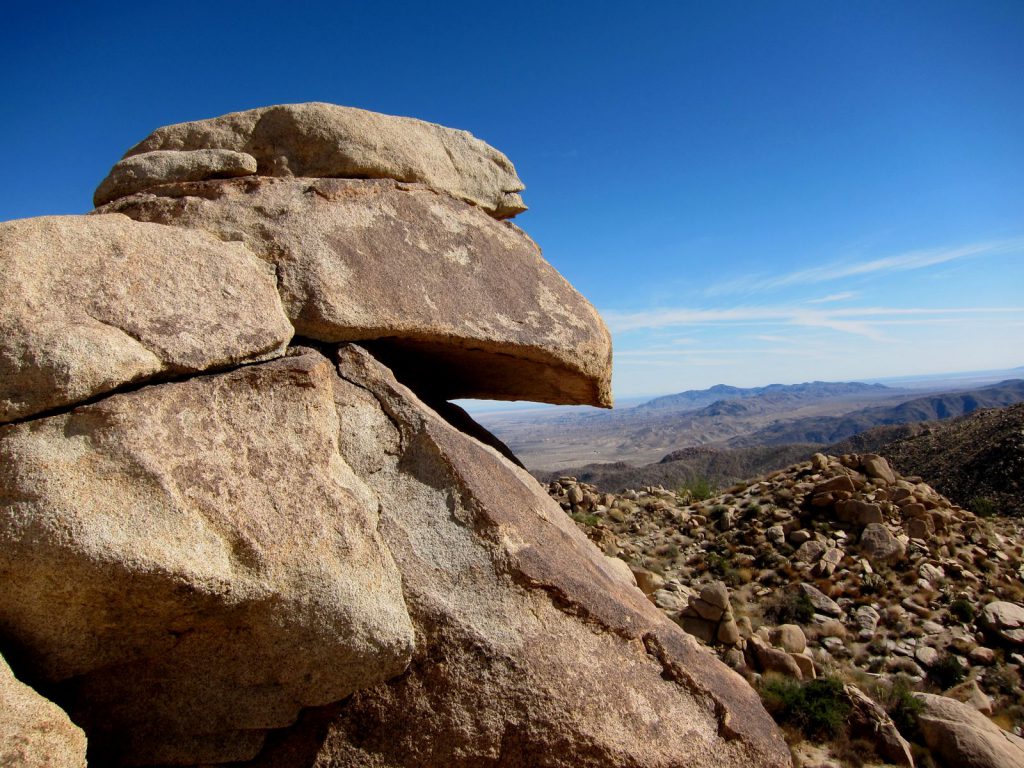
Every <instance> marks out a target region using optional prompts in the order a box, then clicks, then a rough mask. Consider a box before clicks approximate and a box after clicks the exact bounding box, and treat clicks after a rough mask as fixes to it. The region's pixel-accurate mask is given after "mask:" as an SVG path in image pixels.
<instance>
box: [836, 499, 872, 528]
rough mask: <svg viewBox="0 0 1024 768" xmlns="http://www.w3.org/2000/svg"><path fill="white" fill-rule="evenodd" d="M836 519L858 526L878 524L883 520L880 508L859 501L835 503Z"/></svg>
mask: <svg viewBox="0 0 1024 768" xmlns="http://www.w3.org/2000/svg"><path fill="white" fill-rule="evenodd" d="M836 517H838V518H839V519H840V520H844V521H846V522H850V523H857V524H858V525H868V524H869V523H880V522H882V520H883V519H884V518H883V517H882V509H881V507H879V506H878V505H877V504H872V503H871V502H867V501H861V500H859V499H845V500H843V501H837V502H836Z"/></svg>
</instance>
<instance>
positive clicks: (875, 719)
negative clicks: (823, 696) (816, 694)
mask: <svg viewBox="0 0 1024 768" xmlns="http://www.w3.org/2000/svg"><path fill="white" fill-rule="evenodd" d="M843 693H844V694H845V695H846V697H847V699H848V700H849V702H850V705H851V707H850V714H849V715H848V720H849V723H850V728H851V731H852V732H853V733H854V734H855V735H857V736H859V737H860V738H864V739H868V740H870V741H871V742H872V743H873V744H874V745H875V750H876V751H877V752H878V754H879V755H881V756H882V757H884V758H885V759H886V760H888V761H889V762H891V763H892V764H894V765H906V766H909V767H910V768H914V756H913V754H912V753H911V750H910V744H909V743H908V742H907V740H906V739H905V738H903V736H902V735H901V734H900V732H899V730H898V729H897V728H896V724H895V723H894V722H893V721H892V718H891V717H889V715H888V714H886V712H885V710H884V709H882V707H880V706H879V705H878V704H877V703H875V702H874V701H872V699H871V698H870V697H869V696H868V695H867V694H866V693H864V691H862V690H861V689H860V688H858V687H857V686H855V685H844V686H843Z"/></svg>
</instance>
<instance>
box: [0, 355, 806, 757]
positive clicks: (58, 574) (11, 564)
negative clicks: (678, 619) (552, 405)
mask: <svg viewBox="0 0 1024 768" xmlns="http://www.w3.org/2000/svg"><path fill="white" fill-rule="evenodd" d="M335 370H337V373H336V372H335ZM15 457H16V458H17V463H16V464H15V463H14V459H15ZM0 495H2V496H4V497H5V498H6V499H10V503H9V504H8V505H6V506H5V507H4V516H3V519H2V522H0V553H2V559H0V578H2V580H3V581H4V583H6V584H10V585H12V587H13V588H12V589H8V590H4V592H3V593H2V594H0V628H2V630H3V636H5V637H10V638H13V639H14V640H15V641H16V642H17V644H18V647H19V648H21V649H31V653H29V654H27V655H28V656H29V657H30V658H32V659H33V660H34V663H35V668H34V674H36V675H38V676H39V677H40V678H44V679H46V680H48V681H49V682H50V683H51V684H52V685H53V687H54V689H55V690H56V691H57V694H55V700H57V701H58V702H59V703H61V704H63V705H64V706H65V707H66V708H67V709H68V710H69V712H71V713H72V715H73V716H74V717H75V718H76V720H78V721H79V722H81V723H83V724H84V726H85V728H86V731H87V732H88V733H89V736H90V740H91V742H92V746H93V749H94V751H95V753H96V754H97V755H102V758H103V760H104V764H107V763H124V764H161V763H163V764H183V763H184V764H195V763H215V762H224V761H230V760H246V759H253V758H255V759H256V761H257V764H262V765H285V766H299V765H302V766H305V765H309V764H310V763H311V762H312V760H313V759H314V757H315V758H316V760H318V761H319V762H320V763H322V764H325V765H334V766H350V765H351V766H356V765H381V766H384V765H386V766H410V767H411V766H441V765H444V766H467V767H468V766H477V765H481V764H486V763H489V762H490V763H495V764H501V765H517V764H518V765H533V766H609V765H624V766H625V765H634V766H640V765H644V766H670V765H683V764H685V765H692V766H716V767H721V768H725V767H727V766H744V768H748V767H749V766H785V765H788V764H789V755H788V751H787V749H786V746H785V743H784V742H783V740H782V739H781V737H780V735H779V733H778V731H777V730H776V728H775V726H774V724H773V723H772V722H771V720H770V719H769V718H768V716H767V714H766V713H765V712H764V710H763V709H762V708H761V705H760V702H759V701H758V699H757V696H756V694H755V693H754V691H753V690H752V689H751V688H750V686H749V685H748V684H747V683H746V682H745V681H743V680H742V679H741V678H740V677H739V676H737V675H736V674H735V673H734V672H732V671H731V670H729V669H727V668H726V667H725V666H724V665H723V664H721V663H720V662H719V661H718V660H717V659H716V658H715V657H714V656H712V655H711V654H710V653H708V652H706V651H703V650H701V649H700V648H699V647H698V646H697V645H696V643H695V642H694V641H693V640H692V639H691V638H689V637H687V636H686V635H685V634H684V633H683V632H682V631H681V630H680V629H679V628H678V627H677V626H676V625H675V624H673V623H672V622H671V621H669V620H668V619H667V618H666V617H665V616H664V615H663V614H661V612H660V611H658V610H657V609H656V608H655V607H654V606H653V605H651V604H650V603H649V602H648V601H647V600H646V598H645V597H644V595H643V594H642V593H641V592H640V591H639V590H638V589H636V588H634V587H632V586H630V585H628V584H627V583H626V582H625V581H624V580H623V579H621V577H620V576H619V575H618V574H617V573H615V571H614V570H613V569H612V567H611V566H610V565H608V564H607V562H606V558H604V557H603V556H602V555H601V553H600V552H599V551H598V550H597V549H596V548H595V547H594V546H593V545H592V544H591V543H590V542H589V541H588V540H587V539H586V538H585V536H583V534H582V533H580V532H579V531H577V529H576V528H575V526H574V525H573V523H572V521H571V520H570V519H569V518H568V517H567V516H566V515H565V514H564V513H563V512H562V510H561V509H560V508H559V507H558V505H557V504H556V503H555V502H554V501H552V500H551V499H550V498H549V497H548V496H547V495H546V494H545V493H544V491H543V489H542V488H541V487H540V486H539V485H538V484H537V483H536V481H535V480H534V479H533V478H532V477H531V476H530V475H529V474H527V473H526V472H525V471H523V470H521V469H520V468H518V467H516V466H515V465H513V464H512V463H511V462H509V461H508V460H506V459H505V458H503V457H502V456H501V455H500V454H499V453H498V452H496V451H494V450H492V449H491V448H489V447H486V446H484V445H483V444H481V443H479V442H477V441H476V440H474V439H472V438H470V437H468V436H466V435H465V434H463V433H462V432H460V431H459V430H457V429H455V428H454V427H452V426H451V425H449V424H448V423H447V422H445V421H444V420H443V419H441V418H440V417H439V416H438V415H437V414H436V413H434V412H433V411H432V410H431V409H429V408H428V407H427V406H425V405H424V404H423V403H422V402H421V401H420V400H419V399H418V398H417V397H416V396H415V395H414V394H413V393H412V392H411V391H410V390H408V389H406V388H405V387H404V386H403V385H401V384H399V383H398V382H397V381H396V380H395V379H394V377H393V376H392V375H391V373H390V372H389V371H388V369H387V368H385V367H384V366H383V365H381V364H380V363H379V362H377V361H376V360H375V359H374V358H373V357H372V356H371V355H370V354H368V353H367V352H365V351H363V350H362V349H360V348H358V347H353V346H347V347H344V348H343V349H341V350H340V352H339V365H338V367H337V369H335V368H334V366H332V364H331V363H330V362H329V361H328V360H327V359H326V358H325V357H323V356H322V355H321V354H320V353H317V352H313V351H307V352H304V353H301V354H297V355H294V356H290V357H287V358H284V359H280V360H275V361H271V362H267V363H262V364H258V365H253V366H247V367H245V368H242V369H239V370H237V371H233V372H229V373H224V374H216V375H210V376H204V377H197V378H194V379H192V380H190V381H186V382H181V383H172V384H164V385H161V386H159V387H149V388H145V389H142V390H139V391H136V392H130V393H125V394H119V395H113V396H110V397H108V398H106V399H105V400H103V401H101V402H99V403H95V404H91V405H87V406H82V407H79V408H76V409H74V410H73V411H70V412H69V413H66V414H61V415H57V416H52V417H48V418H42V419H38V420H35V421H33V422H29V423H26V424H18V425H13V426H7V427H0ZM414 637H415V642H414V641H413V638H414ZM329 702H337V703H334V704H331V705H330V706H327V707H319V708H317V707H314V708H311V709H307V711H306V713H305V715H304V716H303V717H302V718H301V719H300V721H299V723H298V724H297V725H295V726H293V727H291V728H289V729H285V730H283V731H280V732H279V733H277V734H274V735H273V736H272V738H270V739H269V740H268V742H267V743H266V745H264V744H263V742H264V737H265V735H266V730H267V729H270V728H281V727H282V726H286V725H288V724H289V723H290V722H292V721H293V720H294V719H295V717H296V715H297V714H298V711H299V709H300V708H301V707H310V706H312V705H322V704H328V703H329ZM300 754H301V755H305V756H306V757H304V758H302V760H305V762H302V761H301V760H300V759H299V758H298V757H297V756H298V755H300Z"/></svg>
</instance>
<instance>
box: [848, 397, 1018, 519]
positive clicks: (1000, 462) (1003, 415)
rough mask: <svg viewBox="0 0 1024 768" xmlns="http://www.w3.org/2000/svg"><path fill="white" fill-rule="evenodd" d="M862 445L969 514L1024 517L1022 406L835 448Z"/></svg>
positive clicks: (874, 434)
mask: <svg viewBox="0 0 1024 768" xmlns="http://www.w3.org/2000/svg"><path fill="white" fill-rule="evenodd" d="M861 445H863V446H870V448H871V449H872V450H875V451H876V452H878V453H884V454H885V456H886V457H887V458H888V459H889V461H890V462H892V464H893V466H894V467H897V468H898V469H900V470H902V471H904V472H907V473H910V474H915V475H922V476H924V477H927V478H928V479H929V480H930V481H931V483H932V484H933V485H934V486H935V488H937V489H938V490H940V491H941V492H942V493H944V494H945V495H946V496H948V497H950V498H951V499H953V500H955V501H956V502H957V503H959V504H961V505H963V506H965V507H967V508H969V509H974V510H975V511H978V512H982V513H986V514H993V513H994V514H1002V515H1012V516H1014V517H1024V403H1019V404H1017V405H1011V406H1008V407H1006V408H986V409H984V410H980V411H975V412H974V413H972V414H970V415H969V416H961V417H959V418H955V419H950V420H948V421H928V422H918V423H914V424H912V425H908V426H907V427H905V428H903V429H884V428H883V429H880V430H878V431H876V430H871V431H869V432H868V433H865V434H861V435H857V436H855V437H853V438H850V440H849V441H846V443H844V444H843V446H836V448H839V447H846V448H849V449H850V450H858V446H861ZM861 450H863V449H861Z"/></svg>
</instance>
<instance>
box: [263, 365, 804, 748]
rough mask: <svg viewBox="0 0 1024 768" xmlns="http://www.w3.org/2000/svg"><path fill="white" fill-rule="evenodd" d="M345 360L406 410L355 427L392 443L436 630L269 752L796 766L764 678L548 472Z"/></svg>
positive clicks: (424, 603) (416, 576)
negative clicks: (545, 480)
mask: <svg viewBox="0 0 1024 768" xmlns="http://www.w3.org/2000/svg"><path fill="white" fill-rule="evenodd" d="M339 370H340V373H341V376H342V377H343V379H345V380H346V381H348V382H351V383H352V387H353V389H354V390H356V391H359V392H364V393H368V394H369V395H370V396H372V398H374V399H375V400H376V401H377V402H378V403H379V406H380V408H381V410H380V411H379V414H384V413H386V414H388V416H389V417H390V423H391V424H393V425H394V430H395V432H396V435H395V436H394V437H392V438H391V439H388V440H386V441H385V440H384V436H383V435H382V436H381V437H376V436H374V437H373V438H372V439H367V437H366V436H365V435H364V434H362V433H360V434H358V435H353V436H352V437H351V438H349V439H346V440H345V441H344V442H345V447H346V450H347V451H357V452H358V453H359V455H366V456H375V457H376V456H381V457H383V458H384V461H383V464H380V463H379V462H378V464H377V466H378V467H379V468H378V469H377V470H376V471H375V472H373V473H372V474H371V475H369V476H368V477H367V480H368V482H369V484H370V485H371V486H372V487H373V489H374V490H375V491H376V493H377V494H378V497H379V499H380V502H381V510H382V520H381V526H380V529H381V532H382V535H384V536H385V538H386V540H387V542H388V546H389V548H390V549H391V551H392V552H393V554H394V556H395V559H396V561H397V562H398V564H399V567H400V569H401V571H402V579H403V589H404V590H405V594H406V598H407V600H408V602H409V604H410V605H411V606H416V609H415V611H414V613H413V619H414V622H415V623H416V627H417V637H422V638H423V643H422V644H421V645H420V646H418V652H417V656H416V658H415V659H414V661H413V663H412V665H411V666H410V669H409V671H408V672H407V673H405V674H403V675H402V676H400V677H398V678H394V679H392V680H390V681H389V682H387V683H385V684H381V685H378V686H376V687H374V688H373V689H369V690H365V691H362V692H360V693H358V694H356V695H355V696H353V697H352V698H351V699H349V700H348V701H346V702H344V703H343V704H340V705H337V706H335V707H331V708H327V709H324V710H321V711H319V712H314V713H310V716H309V717H308V718H304V719H303V720H302V721H301V722H300V723H299V725H298V726H296V727H295V728H294V729H292V730H291V732H290V733H288V734H286V735H285V736H284V737H282V738H280V739H277V740H275V744H276V745H277V747H278V748H279V749H280V750H281V752H280V753H278V752H275V751H274V750H273V749H271V750H269V751H268V752H266V753H265V754H264V755H263V756H262V757H261V763H260V764H261V765H273V764H275V761H276V760H277V758H278V757H279V755H280V754H282V753H288V754H296V753H297V752H298V753H301V754H303V755H305V756H306V757H305V758H304V759H305V760H306V761H307V763H308V764H312V763H313V762H316V763H317V764H323V765H332V766H353V767H354V766H366V765H380V766H389V767H390V768H397V767H398V766H409V767H410V768H411V767H412V766H417V767H422V768H432V767H433V766H457V765H463V766H474V765H486V764H495V765H497V764H504V765H516V764H518V765H545V766H549V767H551V768H562V767H564V768H569V767H570V766H573V767H576V766H592V767H594V768H597V766H602V767H604V766H610V765H637V766H639V765H645V766H658V765H663V766H669V765H690V766H709V767H710V766H747V767H749V766H768V765H779V766H783V765H789V763H790V759H789V755H788V752H787V750H786V747H785V744H784V742H783V741H782V740H781V738H779V736H778V732H777V730H776V729H775V727H774V725H773V724H771V722H770V720H769V719H768V718H767V715H766V713H764V711H763V710H762V709H761V706H760V703H759V702H758V701H757V698H756V695H755V694H754V693H753V691H752V689H751V688H750V687H749V685H747V683H746V682H744V681H743V680H742V678H740V677H739V676H738V675H736V674H735V673H734V672H732V671H731V670H729V669H728V668H726V667H725V666H724V665H723V664H721V663H720V662H719V661H717V660H716V659H715V658H714V657H713V656H712V655H711V654H710V653H708V652H706V651H703V650H701V649H700V648H699V647H698V646H697V645H696V643H695V641H693V640H692V639H691V638H688V637H687V636H686V635H685V634H683V633H682V632H681V631H680V630H679V628H678V627H676V626H675V625H674V624H672V622H670V621H669V620H668V619H667V618H666V617H665V616H664V614H662V613H661V612H660V611H659V610H658V609H657V608H655V607H654V606H653V605H652V604H651V603H649V602H648V601H647V600H646V599H645V598H644V597H643V595H642V594H641V593H640V592H639V591H638V590H636V589H633V588H631V587H626V586H625V585H623V584H622V582H621V581H620V580H618V578H617V577H615V576H614V575H613V574H611V573H610V572H609V566H608V565H607V563H606V561H605V558H604V557H602V556H601V555H600V554H599V553H598V552H597V550H596V549H595V548H594V547H593V546H592V545H591V544H590V543H589V542H588V541H587V540H586V538H585V536H584V535H583V534H582V533H581V532H580V531H579V530H578V529H577V528H576V527H575V525H574V524H573V522H572V521H571V520H570V519H569V518H568V516H567V515H565V513H564V512H563V511H562V510H561V509H560V508H559V507H558V506H557V504H555V503H554V502H553V501H552V500H551V499H550V498H549V497H547V495H546V494H545V493H544V491H543V489H542V488H541V487H540V486H539V485H538V484H537V483H536V481H535V480H533V478H531V477H530V476H529V475H528V474H527V473H526V472H525V471H523V470H521V469H520V468H518V467H515V466H513V465H512V464H510V463H509V462H508V461H506V460H505V459H504V458H502V457H501V456H499V455H498V454H497V453H495V452H494V451H491V450H490V449H489V448H486V447H484V446H483V445H481V444H479V443H477V442H475V441H473V440H471V439H468V438H466V437H465V436H464V435H462V434H460V433H459V432H457V431H456V430H454V429H452V428H451V427H450V426H448V425H447V424H445V423H444V422H443V421H442V420H441V419H439V418H438V417H437V416H436V415H434V414H433V413H432V412H431V411H430V410H429V409H427V408H426V407H425V406H423V405H422V404H421V403H420V402H419V401H418V400H417V399H416V398H415V396H414V395H412V393H411V392H409V390H407V389H405V388H404V387H402V386H401V385H399V384H397V383H396V382H395V380H394V379H393V378H391V377H390V375H389V374H387V372H386V370H384V369H383V368H382V367H381V366H379V365H378V364H377V363H376V362H375V361H374V360H373V359H372V358H370V357H369V356H368V355H366V354H365V353H363V352H361V351H360V350H358V349H357V348H355V347H348V348H346V349H345V350H343V351H342V353H341V363H340V366H339ZM375 443H376V444H375ZM385 446H390V450H391V451H392V452H391V453H388V452H386V451H383V450H381V449H382V448H383V447H385ZM346 455H347V454H346ZM348 461H349V463H351V464H352V465H353V466H359V462H356V461H355V460H354V459H348Z"/></svg>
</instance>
